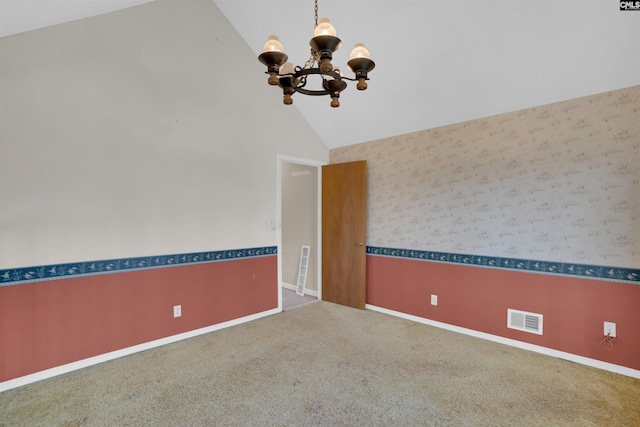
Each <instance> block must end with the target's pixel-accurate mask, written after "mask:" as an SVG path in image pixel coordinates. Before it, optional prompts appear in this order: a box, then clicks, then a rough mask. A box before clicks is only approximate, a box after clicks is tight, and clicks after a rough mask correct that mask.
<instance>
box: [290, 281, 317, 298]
mask: <svg viewBox="0 0 640 427" xmlns="http://www.w3.org/2000/svg"><path fill="white" fill-rule="evenodd" d="M282 287H283V288H285V289H289V290H290V291H294V292H295V291H297V290H298V288H297V287H296V285H292V284H290V283H285V282H282ZM304 294H305V295H309V296H311V297H316V298H318V291H314V290H311V289H307V288H304Z"/></svg>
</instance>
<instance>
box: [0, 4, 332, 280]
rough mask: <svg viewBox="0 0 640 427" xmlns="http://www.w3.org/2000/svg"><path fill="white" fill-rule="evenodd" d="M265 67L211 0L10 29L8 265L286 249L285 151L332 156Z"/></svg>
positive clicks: (4, 71)
mask: <svg viewBox="0 0 640 427" xmlns="http://www.w3.org/2000/svg"><path fill="white" fill-rule="evenodd" d="M263 68H264V67H263V65H262V64H260V63H259V62H258V60H257V59H256V58H255V56H254V54H253V52H252V51H251V49H250V48H249V46H247V45H246V44H245V42H244V41H243V40H242V39H241V38H240V36H239V35H238V34H237V33H236V32H235V30H234V29H233V27H232V26H231V25H230V24H229V22H228V21H227V20H226V18H225V17H224V16H223V15H222V13H221V12H220V11H219V10H218V8H217V7H216V6H215V4H214V3H213V2H212V1H209V0H192V1H188V2H177V1H168V0H166V1H165V0H160V1H156V2H152V3H147V4H144V5H141V6H136V7H133V8H129V9H125V10H121V11H117V12H113V13H109V14H105V15H100V16H97V17H93V18H87V19H83V20H80V21H75V22H70V23H66V24H61V25H57V26H53V27H49V28H44V29H41V30H36V31H31V32H27V33H22V34H17V35H14V36H9V37H4V38H2V39H0V88H1V89H0V90H1V96H0V267H2V268H11V267H20V266H29V265H42V264H51V263H60V262H75V261H83V260H94V259H108V258H119V257H129V256H145V255H154V254H171V253H181V252H195V251H204V250H220V249H231V248H247V247H255V246H270V245H276V243H277V242H276V237H277V236H276V231H275V230H272V229H271V228H270V227H269V220H270V219H275V217H276V196H277V185H278V183H277V182H276V181H277V177H276V173H277V172H276V171H277V155H278V154H284V155H289V156H295V157H299V158H307V159H314V160H320V161H327V160H328V156H329V153H328V149H327V148H326V147H325V146H324V145H323V143H322V142H321V140H320V139H319V138H318V136H317V135H316V134H315V133H314V132H313V130H312V129H311V128H310V127H309V126H308V124H307V123H306V121H305V120H304V119H303V118H302V116H301V115H300V114H299V113H298V111H297V110H296V108H295V106H284V105H282V102H281V99H280V96H279V94H278V93H277V91H275V93H274V89H273V88H272V87H269V86H268V85H267V84H266V75H264V74H263V73H264V69H263ZM285 125H286V128H285V127H284V126H285Z"/></svg>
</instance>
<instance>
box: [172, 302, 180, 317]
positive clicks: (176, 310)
mask: <svg viewBox="0 0 640 427" xmlns="http://www.w3.org/2000/svg"><path fill="white" fill-rule="evenodd" d="M180 316H182V306H181V305H174V306H173V317H180Z"/></svg>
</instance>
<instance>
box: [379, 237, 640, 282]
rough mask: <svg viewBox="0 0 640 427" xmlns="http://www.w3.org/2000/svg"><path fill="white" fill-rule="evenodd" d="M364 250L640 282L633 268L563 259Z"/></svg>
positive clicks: (565, 274) (405, 250)
mask: <svg viewBox="0 0 640 427" xmlns="http://www.w3.org/2000/svg"><path fill="white" fill-rule="evenodd" d="M367 254H369V255H381V256H388V257H399V258H413V259H419V260H424V261H434V262H447V263H454V264H468V265H474V266H479V267H489V268H503V269H508V270H519V271H527V272H532V273H542V274H553V275H562V276H578V277H585V278H589V279H599V280H607V281H615V282H624V283H632V284H638V285H640V270H638V269H632V268H619V267H605V266H598V265H585V264H574V263H564V262H549V261H535V260H529V259H518V258H501V257H490V256H479V255H465V254H453V253H447V252H431V251H420V250H415V249H395V248H380V247H375V246H367Z"/></svg>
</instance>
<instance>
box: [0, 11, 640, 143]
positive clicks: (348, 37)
mask: <svg viewBox="0 0 640 427" xmlns="http://www.w3.org/2000/svg"><path fill="white" fill-rule="evenodd" d="M148 1H149V0H91V1H86V0H0V16H1V18H0V19H1V20H0V30H1V33H0V35H2V36H6V35H10V34H15V33H19V32H22V31H28V30H32V29H36V28H40V27H44V26H48V25H53V24H57V23H60V22H66V21H70V20H75V19H81V18H84V17H88V16H92V15H95V14H100V13H106V12H110V11H113V10H117V9H121V8H125V7H129V6H135V5H137V4H141V3H146V2H148ZM174 1H178V0H174ZM212 1H214V3H215V4H216V5H217V6H218V7H219V8H220V10H221V11H222V12H223V13H224V14H225V16H226V17H227V18H228V19H229V21H230V22H231V23H232V24H233V26H234V27H235V28H236V29H237V31H238V32H239V33H240V35H241V36H242V37H243V38H244V40H245V41H246V42H247V44H248V46H249V47H250V48H251V49H252V50H253V51H254V53H255V54H256V55H258V54H259V53H260V52H261V51H262V46H263V44H264V42H265V41H266V39H267V36H268V35H270V34H277V35H279V37H280V40H281V41H282V43H283V45H284V47H285V50H286V52H287V54H288V55H289V59H290V61H291V62H293V63H294V65H304V62H305V61H306V60H307V59H308V57H309V44H308V41H309V39H310V38H311V37H312V34H313V28H314V2H313V0H212ZM318 6H319V15H320V16H321V17H322V16H328V17H330V18H331V20H332V23H333V24H334V26H335V28H336V30H337V32H338V37H340V38H341V39H342V41H343V47H342V48H341V49H340V50H339V51H337V52H336V54H335V55H334V60H333V63H334V65H335V66H338V67H340V68H341V69H342V70H343V72H344V73H345V74H346V75H347V76H350V74H351V71H350V70H348V68H347V66H346V62H347V60H348V56H349V53H350V51H351V48H352V46H353V44H355V43H356V42H365V43H366V45H367V47H368V48H369V51H370V52H371V57H372V59H373V60H374V61H375V62H376V68H375V70H373V72H371V74H370V79H371V80H370V81H369V89H367V90H366V91H364V92H360V91H357V90H356V89H355V86H354V84H353V83H351V84H350V87H349V88H347V90H345V91H344V92H343V93H342V95H341V98H340V100H341V106H340V108H337V109H333V108H331V107H330V106H329V99H328V98H327V97H309V96H303V95H300V94H296V95H294V97H293V99H294V106H292V107H283V106H281V105H282V100H281V99H282V94H281V91H280V90H278V89H276V88H273V103H274V108H275V107H277V108H298V109H299V110H300V112H301V113H302V114H303V116H304V117H305V118H306V119H307V121H308V122H309V123H310V125H311V126H312V127H313V128H314V129H315V130H316V132H317V133H318V135H319V136H320V137H321V138H322V139H323V141H324V142H325V144H326V145H327V146H328V147H329V148H336V147H341V146H346V145H351V144H356V143H360V142H366V141H371V140H376V139H380V138H385V137H389V136H393V135H399V134H405V133H409V132H414V131H418V130H423V129H429V128H434V127H439V126H444V125H447V124H452V123H458V122H463V121H467V120H473V119H477V118H481V117H487V116H491V115H495V114H501V113H506V112H510V111H516V110H521V109H525V108H530V107H534V106H540V105H544V104H548V103H553V102H558V101H563V100H567V99H572V98H578V97H582V96H587V95H592V94H595V93H600V92H606V91H609V90H615V89H620V88H624V87H629V86H634V85H638V84H640V49H639V48H638V41H639V40H640V12H633V11H621V10H619V2H618V1H615V0H556V1H551V0H548V1H544V0H543V1H521V0H456V1H451V0H423V1H419V0H370V1H364V0H319V5H318ZM0 55H1V53H0ZM0 60H1V56H0ZM256 64H257V65H256V78H257V79H264V82H265V83H264V84H265V85H266V84H267V83H266V75H264V74H262V71H263V68H264V67H263V66H262V65H261V64H259V63H258V61H257V59H256Z"/></svg>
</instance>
